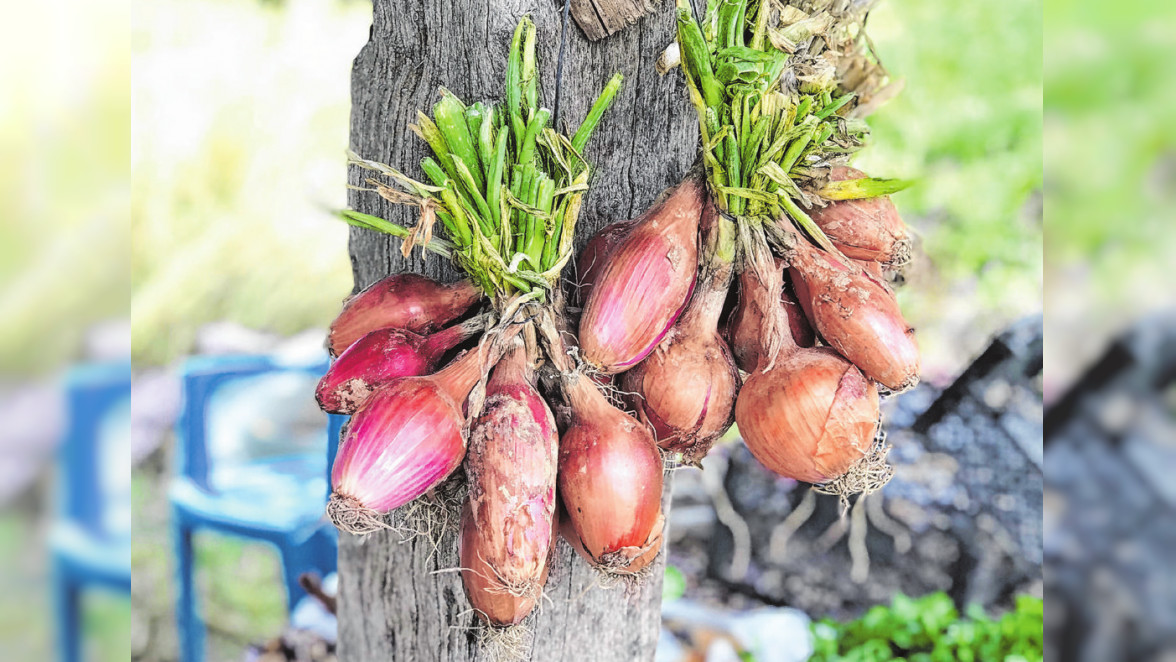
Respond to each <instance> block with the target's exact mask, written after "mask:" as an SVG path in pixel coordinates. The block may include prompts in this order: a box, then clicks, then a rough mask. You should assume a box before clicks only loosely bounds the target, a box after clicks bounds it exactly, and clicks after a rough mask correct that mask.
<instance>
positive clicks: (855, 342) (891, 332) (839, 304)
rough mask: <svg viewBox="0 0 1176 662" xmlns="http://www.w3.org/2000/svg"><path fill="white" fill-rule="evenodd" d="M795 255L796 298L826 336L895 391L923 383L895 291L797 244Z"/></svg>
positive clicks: (792, 258) (911, 335) (912, 337)
mask: <svg viewBox="0 0 1176 662" xmlns="http://www.w3.org/2000/svg"><path fill="white" fill-rule="evenodd" d="M795 244H796V245H795V247H794V248H793V250H792V251H791V253H792V255H791V256H790V258H789V260H790V264H791V265H792V268H791V274H792V282H793V284H794V285H795V287H796V293H797V297H798V298H799V299H800V302H801V305H802V306H803V307H804V310H805V312H806V313H807V315H808V318H809V319H810V320H811V321H812V323H813V326H814V327H816V330H817V332H818V333H820V334H821V337H822V338H824V339H825V341H826V342H828V343H829V345H830V346H832V347H833V348H835V349H836V350H837V351H838V352H840V353H841V355H842V356H844V357H845V358H847V359H849V360H850V361H852V362H853V364H854V365H856V366H857V367H858V368H860V369H861V371H862V372H863V373H865V375H866V376H867V377H869V378H870V379H872V380H874V381H876V382H878V383H879V384H882V385H883V386H885V387H886V388H888V389H890V390H892V391H904V390H906V389H908V388H911V387H912V386H914V385H915V384H917V383H918V382H919V370H920V359H919V347H918V345H917V344H916V343H915V332H914V329H912V328H911V327H910V326H909V325H908V324H907V322H906V320H905V319H903V317H902V311H901V310H899V308H898V302H897V301H896V300H895V298H894V296H893V294H892V293H891V292H890V290H889V289H888V288H887V287H886V286H885V285H884V284H882V283H881V282H879V281H877V280H875V279H874V278H873V277H871V276H870V275H869V274H867V273H865V272H863V271H862V270H861V269H860V268H858V267H857V266H855V265H845V264H842V263H841V262H839V261H838V260H836V259H835V258H834V257H833V256H831V255H829V254H828V253H826V252H824V251H822V250H819V249H817V248H814V247H813V246H811V245H810V244H808V243H807V242H805V241H804V240H803V239H799V238H798V239H797V241H796V242H795Z"/></svg>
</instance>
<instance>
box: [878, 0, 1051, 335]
mask: <svg viewBox="0 0 1176 662" xmlns="http://www.w3.org/2000/svg"><path fill="white" fill-rule="evenodd" d="M868 29H869V30H870V35H871V37H872V38H873V41H874V44H875V46H876V52H877V53H878V55H879V57H880V58H881V60H882V63H883V64H884V65H885V66H886V67H887V68H888V69H889V70H890V72H891V75H892V76H894V77H896V78H899V79H902V80H904V82H905V87H904V89H903V91H902V93H901V94H900V95H899V96H898V97H897V98H895V99H894V100H893V101H891V102H890V103H888V104H887V105H885V106H883V107H882V109H881V110H879V111H878V112H877V113H875V114H874V115H873V116H872V117H871V118H870V126H871V128H872V129H873V144H872V145H871V146H870V147H869V148H868V149H866V150H865V151H864V152H863V153H862V156H861V158H859V159H858V161H857V164H858V165H860V166H861V167H862V168H863V169H865V170H868V171H869V172H870V173H872V174H876V175H877V176H887V177H889V176H898V177H915V178H918V179H919V180H920V181H919V183H918V184H917V185H916V186H914V187H913V188H911V189H909V190H908V191H906V192H903V193H900V194H898V195H896V196H895V202H896V204H897V205H898V206H899V209H900V211H901V212H902V213H903V216H904V218H905V219H906V220H907V222H908V223H910V224H911V225H912V226H913V227H914V228H915V229H916V230H917V231H918V232H919V233H920V234H922V236H923V238H924V250H925V251H926V253H927V255H928V256H929V257H930V258H931V260H932V261H933V263H934V266H935V270H936V273H937V275H938V277H940V278H942V279H943V280H946V281H953V280H958V279H962V278H973V277H974V278H978V279H979V288H978V289H979V292H980V294H981V295H982V296H983V297H984V299H983V300H982V301H981V302H977V303H979V304H980V305H978V306H975V307H976V308H988V307H997V308H1000V307H1002V306H1003V305H1004V304H1005V301H1003V299H1004V297H1005V296H1006V294H1007V289H1008V287H1009V285H1010V283H1021V282H1024V281H1027V282H1028V283H1030V284H1031V285H1033V284H1035V285H1036V286H1037V287H1038V288H1040V271H1041V259H1042V258H1041V243H1042V227H1041V223H1040V211H1039V205H1038V204H1035V201H1034V196H1035V194H1036V193H1038V192H1039V190H1040V188H1041V185H1042V138H1041V104H1042V52H1041V30H1042V15H1041V2H1040V1H1039V0H993V1H992V2H942V1H937V0H885V1H884V2H882V3H881V4H880V5H879V7H878V9H877V10H875V11H874V12H873V13H871V15H870V20H869V25H868ZM923 295H924V293H923V292H922V291H919V292H917V293H916V296H918V297H922V296H923ZM1017 304H1018V305H1023V302H1017ZM1024 312H1032V311H1022V314H1023V313H1024Z"/></svg>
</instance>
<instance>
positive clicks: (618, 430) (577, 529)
mask: <svg viewBox="0 0 1176 662" xmlns="http://www.w3.org/2000/svg"><path fill="white" fill-rule="evenodd" d="M565 391H566V392H567V393H568V399H569V400H570V402H571V411H572V413H571V422H570V423H569V425H568V428H567V429H566V430H565V431H564V433H563V435H562V436H561V438H560V447H559V451H560V452H559V473H558V480H559V494H560V498H561V499H562V500H563V503H564V505H565V507H566V508H567V513H568V520H569V528H570V530H571V531H573V532H574V535H575V536H576V538H577V539H578V540H579V542H580V544H582V545H583V547H584V549H585V552H586V554H587V555H588V557H589V558H590V559H591V560H592V561H593V562H594V563H595V564H596V565H597V566H598V567H601V568H602V569H606V570H610V571H613V572H636V571H638V570H640V569H641V568H643V567H644V566H645V565H646V564H648V563H649V560H651V559H652V558H653V556H656V552H655V553H654V554H652V555H651V554H649V551H650V546H651V545H654V544H656V545H658V546H660V543H661V539H660V528H659V526H658V525H659V522H660V521H661V494H662V483H663V477H662V471H663V469H662V459H661V454H660V453H659V452H658V450H657V446H656V445H655V444H654V441H653V437H651V436H650V434H649V431H648V430H647V429H646V428H645V427H644V426H643V425H641V424H640V423H639V422H637V420H635V419H634V418H633V417H632V416H629V415H628V414H626V413H624V412H622V411H620V410H619V409H617V408H615V407H613V406H612V405H610V404H609V403H608V401H607V400H605V398H604V396H603V395H602V394H601V393H600V392H599V391H598V390H597V389H596V386H595V385H593V383H592V382H591V381H590V380H588V379H585V378H583V377H581V376H576V375H573V376H570V377H569V378H567V379H565Z"/></svg>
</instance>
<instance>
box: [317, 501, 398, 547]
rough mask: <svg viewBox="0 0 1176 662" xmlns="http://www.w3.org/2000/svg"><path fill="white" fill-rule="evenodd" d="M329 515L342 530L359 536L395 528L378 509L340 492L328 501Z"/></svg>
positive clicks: (332, 521)
mask: <svg viewBox="0 0 1176 662" xmlns="http://www.w3.org/2000/svg"><path fill="white" fill-rule="evenodd" d="M327 517H328V518H329V519H330V520H331V523H332V524H334V525H335V526H336V527H338V529H339V530H340V531H345V532H347V533H353V534H355V535H358V536H362V535H367V534H369V533H372V532H373V531H379V530H380V529H391V528H393V527H392V526H390V525H389V524H388V522H387V521H385V519H384V515H383V514H381V513H380V512H379V511H378V510H372V509H371V508H368V507H367V506H364V505H363V504H361V503H360V502H359V499H356V498H355V497H353V496H347V495H346V494H340V493H338V492H335V493H334V494H332V495H331V499H330V500H329V501H327Z"/></svg>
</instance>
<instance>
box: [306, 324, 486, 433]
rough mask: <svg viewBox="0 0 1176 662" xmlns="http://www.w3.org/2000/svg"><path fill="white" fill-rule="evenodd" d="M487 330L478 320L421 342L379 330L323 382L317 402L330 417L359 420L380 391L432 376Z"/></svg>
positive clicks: (341, 359)
mask: <svg viewBox="0 0 1176 662" xmlns="http://www.w3.org/2000/svg"><path fill="white" fill-rule="evenodd" d="M483 327H484V321H483V320H481V319H480V318H475V319H474V320H471V321H470V322H467V323H465V324H458V325H454V326H451V327H449V328H448V329H443V330H441V331H439V332H437V333H434V334H431V335H428V336H422V335H419V334H416V333H413V332H412V331H405V330H403V329H377V330H375V331H372V332H371V333H369V334H367V335H366V336H364V337H362V338H360V339H359V340H357V341H356V342H355V343H354V344H352V345H351V346H350V347H348V348H347V349H346V351H344V352H343V353H342V354H340V355H339V358H338V359H336V360H335V362H334V363H333V364H331V368H330V369H329V370H327V374H325V375H323V378H322V379H320V380H319V383H318V388H317V389H316V390H315V399H316V400H317V401H318V404H319V407H320V408H321V409H322V410H323V411H325V412H328V413H331V414H348V415H349V414H354V413H355V412H356V410H358V409H359V408H360V406H362V405H363V403H364V402H365V401H366V400H367V399H368V397H370V396H371V394H372V393H373V392H375V390H376V389H378V388H380V387H381V386H383V385H384V384H387V383H388V382H390V381H392V380H393V379H397V378H399V377H419V376H421V375H427V374H429V373H431V372H432V371H433V370H434V369H435V368H436V367H437V363H438V362H440V361H441V357H443V356H444V355H445V353H446V352H448V351H449V350H451V349H453V348H454V347H456V346H457V345H459V344H461V343H462V342H464V341H465V340H468V339H469V338H471V337H473V336H474V335H475V334H476V333H478V332H479V331H480V330H481V329H482V328H483Z"/></svg>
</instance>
